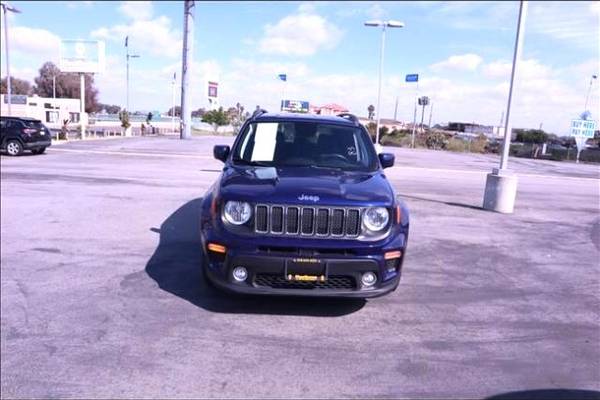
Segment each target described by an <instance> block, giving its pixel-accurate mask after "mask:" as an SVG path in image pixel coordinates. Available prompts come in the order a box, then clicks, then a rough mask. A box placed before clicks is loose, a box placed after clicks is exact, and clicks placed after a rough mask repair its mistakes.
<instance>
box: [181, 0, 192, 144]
mask: <svg viewBox="0 0 600 400" xmlns="http://www.w3.org/2000/svg"><path fill="white" fill-rule="evenodd" d="M195 9H196V6H195V2H194V0H185V1H184V3H183V55H182V63H181V64H182V65H181V132H180V134H179V138H180V139H189V138H190V137H191V135H192V131H191V128H192V127H191V124H192V115H191V107H190V100H191V96H190V91H189V89H188V82H189V79H190V74H191V71H190V67H191V64H192V49H193V47H194V11H195Z"/></svg>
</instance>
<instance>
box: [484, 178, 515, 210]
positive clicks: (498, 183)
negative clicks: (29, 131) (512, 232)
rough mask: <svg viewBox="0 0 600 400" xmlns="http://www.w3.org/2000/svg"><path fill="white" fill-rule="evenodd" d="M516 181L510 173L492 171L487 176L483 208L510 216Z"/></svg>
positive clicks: (513, 206) (513, 205) (513, 204)
mask: <svg viewBox="0 0 600 400" xmlns="http://www.w3.org/2000/svg"><path fill="white" fill-rule="evenodd" d="M517 183H518V179H517V177H516V176H515V175H513V174H512V173H511V172H509V171H506V170H504V171H503V170H498V169H494V170H493V172H492V173H491V174H488V175H487V179H486V181H485V193H484V195H483V208H484V209H485V210H490V211H496V212H500V213H504V214H512V212H513V210H514V208H515V199H516V197H517Z"/></svg>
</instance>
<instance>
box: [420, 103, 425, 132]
mask: <svg viewBox="0 0 600 400" xmlns="http://www.w3.org/2000/svg"><path fill="white" fill-rule="evenodd" d="M424 116H425V101H423V104H422V105H421V132H424V130H423V117H424Z"/></svg>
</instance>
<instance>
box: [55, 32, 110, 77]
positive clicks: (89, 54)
mask: <svg viewBox="0 0 600 400" xmlns="http://www.w3.org/2000/svg"><path fill="white" fill-rule="evenodd" d="M58 60H59V61H58V67H59V68H60V70H61V71H63V72H82V73H92V74H97V73H101V72H104V66H105V48H104V42H103V41H99V40H61V42H60V55H59V59H58Z"/></svg>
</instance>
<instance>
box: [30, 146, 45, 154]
mask: <svg viewBox="0 0 600 400" xmlns="http://www.w3.org/2000/svg"><path fill="white" fill-rule="evenodd" d="M45 151H46V148H45V147H42V148H39V149H36V150H31V152H32V153H33V154H43V153H44V152H45Z"/></svg>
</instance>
